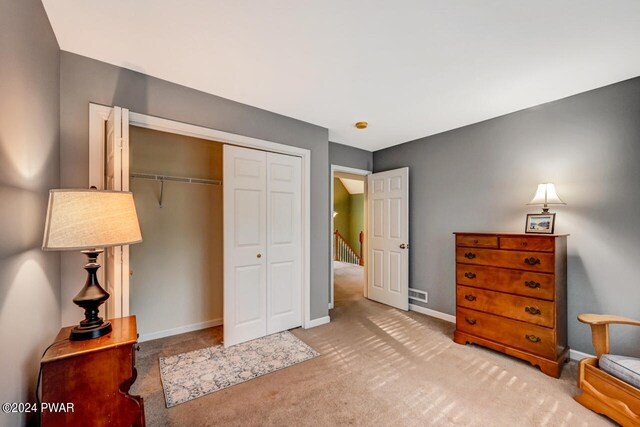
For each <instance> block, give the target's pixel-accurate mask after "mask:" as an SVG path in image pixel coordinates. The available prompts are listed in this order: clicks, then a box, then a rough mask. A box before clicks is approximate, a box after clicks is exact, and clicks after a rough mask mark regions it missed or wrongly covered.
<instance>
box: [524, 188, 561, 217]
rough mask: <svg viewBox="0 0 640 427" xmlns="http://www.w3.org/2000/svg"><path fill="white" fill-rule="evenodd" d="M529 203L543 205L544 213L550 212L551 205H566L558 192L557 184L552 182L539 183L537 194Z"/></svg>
mask: <svg viewBox="0 0 640 427" xmlns="http://www.w3.org/2000/svg"><path fill="white" fill-rule="evenodd" d="M527 205H542V213H548V212H549V205H566V203H565V202H563V201H562V200H560V197H558V193H556V186H555V185H553V184H552V183H550V182H547V183H544V184H538V189H537V190H536V194H535V196H533V199H531V201H530V202H529V203H527Z"/></svg>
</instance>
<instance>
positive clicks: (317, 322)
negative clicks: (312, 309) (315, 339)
mask: <svg viewBox="0 0 640 427" xmlns="http://www.w3.org/2000/svg"><path fill="white" fill-rule="evenodd" d="M329 322H331V318H330V317H329V316H324V317H319V318H317V319H313V320H311V321H310V322H309V323H308V324H307V327H306V328H305V329H311V328H315V327H316V326H320V325H324V324H326V323H329Z"/></svg>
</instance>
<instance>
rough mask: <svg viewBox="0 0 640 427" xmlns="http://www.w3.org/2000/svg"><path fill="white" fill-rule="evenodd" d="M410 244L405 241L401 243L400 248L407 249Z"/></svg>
mask: <svg viewBox="0 0 640 427" xmlns="http://www.w3.org/2000/svg"><path fill="white" fill-rule="evenodd" d="M408 247H409V245H405V244H404V243H403V244H401V245H400V249H407V248H408Z"/></svg>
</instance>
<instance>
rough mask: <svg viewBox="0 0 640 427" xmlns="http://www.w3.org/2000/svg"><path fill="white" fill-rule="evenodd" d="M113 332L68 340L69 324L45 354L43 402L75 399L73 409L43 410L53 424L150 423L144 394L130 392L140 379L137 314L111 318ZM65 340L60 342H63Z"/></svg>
mask: <svg viewBox="0 0 640 427" xmlns="http://www.w3.org/2000/svg"><path fill="white" fill-rule="evenodd" d="M110 322H111V325H112V327H113V330H112V331H111V333H109V334H107V335H105V336H103V337H100V338H96V339H93V340H87V341H69V340H66V341H62V340H64V339H65V338H68V337H69V332H70V331H71V328H72V327H67V328H63V329H61V330H60V333H58V336H57V337H56V339H55V341H54V343H56V342H57V343H56V344H54V345H53V346H52V347H51V348H50V349H49V350H48V351H47V353H46V354H45V356H44V357H43V358H42V362H41V366H42V403H43V404H44V403H72V404H73V411H69V412H53V411H43V412H42V425H43V426H44V427H48V426H115V427H119V426H127V427H130V426H144V423H145V421H144V405H143V401H142V398H141V397H139V396H131V395H129V394H128V392H129V388H130V387H131V385H132V384H133V383H134V381H135V380H136V376H137V372H136V368H135V353H136V349H135V346H136V344H137V341H138V334H137V331H136V318H135V316H130V317H124V318H119V319H111V320H110ZM58 341H60V342H58Z"/></svg>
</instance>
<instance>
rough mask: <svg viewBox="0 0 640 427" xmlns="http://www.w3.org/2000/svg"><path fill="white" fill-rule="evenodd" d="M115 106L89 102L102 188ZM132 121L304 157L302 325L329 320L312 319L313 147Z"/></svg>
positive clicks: (145, 118) (92, 166)
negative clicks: (106, 128) (106, 125)
mask: <svg viewBox="0 0 640 427" xmlns="http://www.w3.org/2000/svg"><path fill="white" fill-rule="evenodd" d="M111 110H112V107H108V106H104V105H97V104H91V103H90V104H89V185H90V186H91V185H95V186H96V187H97V188H98V189H102V188H104V144H105V141H104V121H105V120H106V118H105V116H106V117H108V116H109V112H110V111H111ZM129 124H130V125H133V126H138V127H142V128H146V129H152V130H158V131H161V132H168V133H175V134H178V135H184V136H191V137H194V138H200V139H207V140H210V141H216V142H221V143H224V144H231V145H237V146H240V147H246V148H254V149H258V150H263V151H271V152H274V153H281V154H288V155H291V156H297V157H300V158H302V249H303V252H304V253H303V256H302V270H303V272H302V279H303V284H302V313H303V315H302V327H303V328H305V329H307V328H311V327H314V326H319V325H321V324H324V323H327V321H328V320H329V319H328V316H327V318H326V319H325V318H321V319H314V320H313V321H312V320H311V151H310V150H307V149H305V148H298V147H293V146H290V145H285V144H280V143H277V142H272V141H266V140H263V139H257V138H251V137H248V136H243V135H237V134H234V133H229V132H224V131H220V130H216V129H210V128H207V127H203V126H196V125H192V124H188V123H183V122H178V121H175V120H168V119H163V118H160V117H154V116H150V115H147V114H140V113H134V112H130V113H129ZM122 298H123V299H124V298H126V299H127V301H128V300H129V295H128V294H127V295H123V296H122ZM126 315H128V313H123V316H126Z"/></svg>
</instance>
